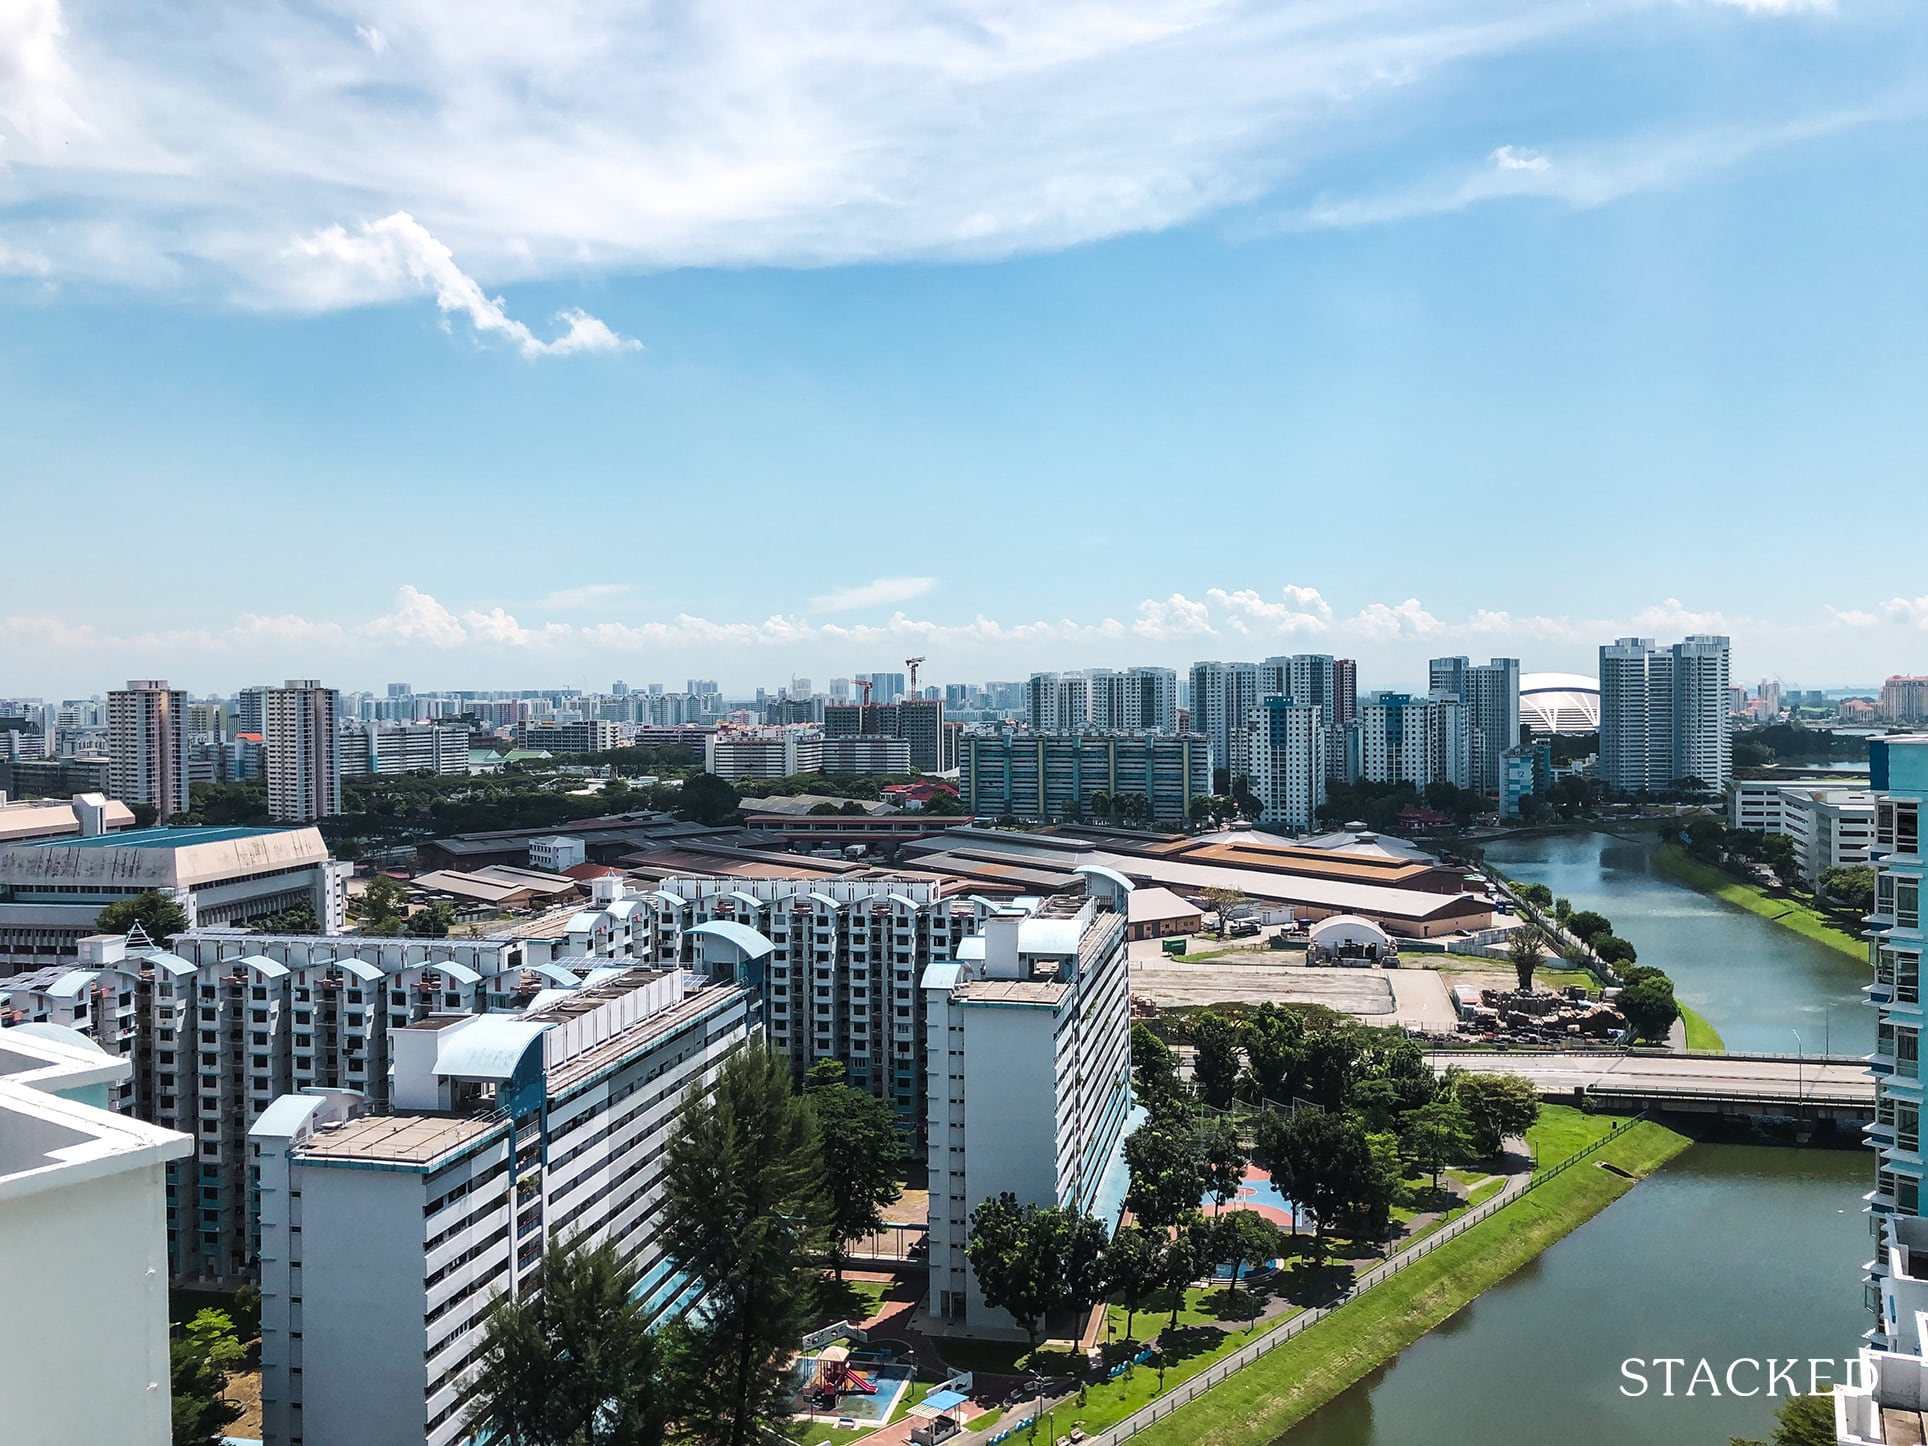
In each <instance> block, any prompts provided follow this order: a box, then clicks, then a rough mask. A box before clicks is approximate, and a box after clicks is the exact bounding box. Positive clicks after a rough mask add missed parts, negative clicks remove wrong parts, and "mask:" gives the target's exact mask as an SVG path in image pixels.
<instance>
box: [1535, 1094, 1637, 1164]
mask: <svg viewBox="0 0 1928 1446" xmlns="http://www.w3.org/2000/svg"><path fill="white" fill-rule="evenodd" d="M1619 1123H1620V1121H1619V1120H1618V1119H1616V1118H1615V1117H1614V1116H1612V1115H1590V1114H1588V1113H1587V1112H1586V1111H1584V1110H1576V1109H1575V1108H1574V1107H1573V1106H1572V1105H1541V1106H1540V1118H1539V1119H1538V1120H1536V1121H1535V1122H1534V1123H1533V1124H1532V1125H1531V1126H1530V1127H1529V1128H1528V1130H1527V1132H1526V1142H1527V1144H1529V1145H1531V1146H1532V1147H1533V1162H1534V1164H1536V1165H1557V1164H1559V1163H1560V1161H1562V1160H1564V1159H1566V1158H1567V1157H1568V1156H1569V1155H1577V1154H1578V1153H1579V1152H1580V1151H1582V1150H1584V1149H1585V1148H1586V1147H1587V1146H1588V1145H1591V1144H1592V1143H1593V1142H1594V1141H1595V1140H1598V1139H1600V1138H1601V1137H1603V1136H1605V1135H1607V1134H1609V1133H1611V1132H1612V1130H1613V1127H1614V1126H1615V1125H1617V1124H1619Z"/></svg>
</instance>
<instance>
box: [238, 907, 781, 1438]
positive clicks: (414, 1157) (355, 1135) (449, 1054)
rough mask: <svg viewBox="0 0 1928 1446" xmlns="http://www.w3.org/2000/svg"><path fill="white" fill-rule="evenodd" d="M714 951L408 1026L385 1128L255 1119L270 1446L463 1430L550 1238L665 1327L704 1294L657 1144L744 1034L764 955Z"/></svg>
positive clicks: (343, 1115)
mask: <svg viewBox="0 0 1928 1446" xmlns="http://www.w3.org/2000/svg"><path fill="white" fill-rule="evenodd" d="M701 939H702V945H703V948H702V954H703V960H702V962H701V963H700V964H699V966H698V968H697V969H696V970H694V971H685V970H682V969H670V970H650V969H609V970H599V971H593V972H591V973H590V974H588V975H587V976H586V977H585V978H584V979H583V980H582V982H581V983H579V984H577V985H574V986H565V987H560V988H557V989H552V990H549V991H545V993H544V994H543V995H542V996H541V997H540V998H539V999H538V1000H537V1001H535V1002H534V1004H533V1006H532V1007H531V1008H529V1009H527V1010H525V1011H523V1012H522V1013H520V1014H517V1015H479V1016H478V1015H467V1014H434V1015H430V1016H428V1017H427V1018H425V1019H422V1020H420V1021H417V1022H414V1023H411V1024H409V1025H406V1026H404V1027H402V1028H400V1029H398V1030H396V1031H395V1032H394V1035H393V1037H392V1047H393V1060H394V1065H393V1068H394V1086H393V1091H392V1095H391V1098H390V1101H389V1105H390V1109H389V1112H388V1113H380V1114H378V1113H371V1112H370V1111H369V1102H368V1101H366V1100H365V1099H362V1098H360V1097H358V1096H355V1095H352V1094H347V1093H343V1092H340V1091H323V1092H318V1093H309V1094H289V1095H284V1096H283V1097H282V1098H280V1099H278V1100H277V1101H275V1103H274V1105H273V1106H272V1107H271V1108H270V1109H269V1110H268V1111H267V1112H265V1113H264V1114H263V1115H262V1116H261V1118H260V1119H259V1120H258V1121H257V1122H256V1124H255V1126H254V1128H253V1130H252V1131H251V1133H250V1137H249V1138H250V1143H251V1145H252V1147H253V1154H254V1156H255V1160H256V1163H257V1165H258V1168H259V1170H260V1181H261V1185H260V1201H261V1206H260V1219H261V1325H262V1346H261V1368H262V1383H261V1396H262V1417H263V1435H264V1440H265V1441H266V1443H267V1446H305V1443H310V1442H312V1443H317V1446H319V1443H328V1442H350V1441H353V1442H370V1443H378V1442H380V1443H385V1442H397V1443H399V1442H405V1441H406V1442H426V1443H428V1446H449V1443H453V1442H457V1441H462V1440H465V1439H467V1437H468V1435H469V1431H468V1427H467V1422H466V1419H465V1416H466V1396H467V1388H468V1386H469V1383H470V1381H471V1378H472V1376H473V1372H474V1368H475V1366H476V1364H477V1363H478V1361H479V1359H480V1354H481V1347H482V1339H483V1323H484V1320H485V1319H486V1317H487V1314H488V1311H489V1307H490V1305H491V1303H492V1302H493V1301H494V1300H495V1299H496V1298H497V1297H499V1296H510V1297H514V1296H519V1295H522V1294H524V1293H526V1292H527V1291H529V1290H530V1289H532V1288H533V1286H534V1284H535V1281H536V1273H537V1269H538V1267H539V1265H540V1262H541V1258H542V1251H543V1248H544V1247H545V1245H547V1244H548V1243H549V1242H550V1241H552V1240H556V1239H573V1238H583V1239H586V1240H588V1241H591V1242H598V1243H599V1242H602V1241H613V1242H614V1243H615V1245H616V1247H617V1249H618V1250H619V1251H621V1253H622V1254H623V1255H624V1256H626V1257H627V1258H628V1259H629V1261H630V1262H631V1264H632V1265H633V1266H634V1267H635V1268H636V1269H637V1270H638V1272H639V1273H640V1275H641V1277H642V1289H643V1292H644V1295H643V1299H644V1302H645V1304H646V1306H647V1307H648V1309H649V1310H650V1312H651V1313H652V1314H653V1315H655V1316H657V1317H659V1318H661V1317H666V1316H668V1315H670V1314H673V1313H675V1312H678V1311H680V1310H683V1309H686V1308H687V1307H688V1306H689V1305H690V1304H691V1303H692V1301H691V1289H690V1287H689V1285H688V1283H687V1282H686V1281H685V1280H684V1279H683V1278H682V1277H681V1276H680V1275H678V1274H677V1273H676V1271H675V1270H674V1268H673V1266H672V1265H671V1264H670V1262H669V1261H668V1260H667V1259H666V1258H665V1256H664V1253H663V1244H662V1235H661V1224H660V1221H659V1219H658V1211H659V1208H660V1203H661V1172H662V1155H663V1147H664V1144H665V1142H666V1141H667V1139H668V1136H669V1133H670V1130H671V1127H672V1125H673V1123H674V1121H675V1118H676V1115H677V1113H678V1111H679V1109H680V1108H681V1106H682V1104H683V1102H684V1101H685V1099H686V1098H687V1097H688V1094H689V1092H690V1090H691V1089H693V1088H694V1089H706V1088H708V1087H709V1085H710V1083H711V1082H712V1081H713V1080H714V1077H715V1072H716V1070H717V1068H718V1066H719V1065H720V1064H721V1063H722V1060H723V1058H724V1056H725V1055H727V1054H728V1053H729V1051H730V1050H731V1049H733V1048H735V1047H736V1046H737V1045H738V1044H740V1043H742V1042H743V1041H744V1040H745V1039H747V1038H749V1037H750V1036H751V1035H752V1034H753V1032H754V1029H755V1024H756V1002H757V999H758V997H759V991H758V990H757V988H756V985H757V982H758V975H757V971H758V969H759V968H760V966H761V962H762V959H763V957H764V956H765V955H767V953H768V950H769V945H768V943H767V941H764V940H761V939H760V938H758V937H757V936H756V935H754V934H753V933H751V932H750V931H749V930H746V929H738V928H736V927H735V926H728V925H714V926H711V927H710V928H709V929H708V930H707V931H706V934H705V935H703V936H701ZM371 1282H374V1283H377V1284H378V1286H379V1288H374V1289H371Z"/></svg>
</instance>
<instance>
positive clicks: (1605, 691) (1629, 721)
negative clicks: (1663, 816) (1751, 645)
mask: <svg viewBox="0 0 1928 1446" xmlns="http://www.w3.org/2000/svg"><path fill="white" fill-rule="evenodd" d="M1728 670H1729V643H1728V640H1727V639H1726V638H1724V637H1715V636H1694V637H1688V638H1686V639H1685V640H1683V641H1682V642H1678V643H1674V644H1672V645H1670V646H1669V647H1666V648H1657V647H1655V646H1654V641H1653V639H1652V638H1617V639H1615V640H1614V641H1613V642H1612V643H1608V644H1604V645H1602V647H1601V649H1600V778H1601V781H1602V782H1604V783H1605V784H1607V786H1608V787H1610V788H1614V789H1617V790H1619V791H1620V792H1623V793H1637V792H1639V791H1640V790H1642V789H1647V790H1651V791H1656V792H1658V791H1663V790H1666V789H1671V788H1672V787H1673V786H1674V784H1675V783H1676V782H1677V781H1678V780H1680V779H1683V778H1697V779H1699V780H1700V781H1701V783H1702V784H1703V785H1705V786H1706V787H1707V788H1710V789H1715V790H1724V789H1725V788H1726V787H1727V785H1728V783H1729V782H1730V781H1731V780H1732V778H1733V735H1732V731H1731V727H1730V725H1729V723H1728V712H1727V710H1728V687H1729V678H1728Z"/></svg>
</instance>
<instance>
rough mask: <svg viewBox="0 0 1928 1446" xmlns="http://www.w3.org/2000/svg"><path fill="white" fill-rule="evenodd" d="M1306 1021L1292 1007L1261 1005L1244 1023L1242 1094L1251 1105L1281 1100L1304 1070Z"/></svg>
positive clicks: (1283, 1099)
mask: <svg viewBox="0 0 1928 1446" xmlns="http://www.w3.org/2000/svg"><path fill="white" fill-rule="evenodd" d="M1304 1041H1305V1022H1304V1021H1303V1020H1301V1019H1300V1018H1299V1016H1298V1015H1297V1014H1295V1013H1293V1012H1292V1011H1291V1010H1286V1009H1280V1008H1279V1007H1278V1006H1277V1005H1276V1004H1271V1003H1266V1004H1261V1005H1260V1006H1259V1007H1258V1008H1257V1009H1255V1010H1253V1011H1252V1014H1251V1017H1250V1018H1249V1019H1247V1020H1246V1022H1245V1041H1244V1042H1245V1078H1244V1081H1243V1086H1244V1091H1245V1097H1246V1098H1247V1099H1249V1100H1251V1101H1252V1103H1254V1104H1262V1103H1264V1102H1265V1101H1266V1100H1277V1101H1280V1102H1282V1103H1283V1102H1284V1101H1285V1099H1286V1096H1287V1092H1288V1090H1289V1089H1290V1086H1291V1081H1292V1080H1293V1079H1294V1078H1296V1077H1297V1076H1298V1075H1300V1074H1302V1073H1303V1072H1304V1061H1303V1059H1302V1058H1301V1046H1302V1045H1303V1044H1304Z"/></svg>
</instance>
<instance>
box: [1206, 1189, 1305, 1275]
mask: <svg viewBox="0 0 1928 1446" xmlns="http://www.w3.org/2000/svg"><path fill="white" fill-rule="evenodd" d="M1198 1206H1199V1209H1201V1210H1203V1211H1205V1212H1206V1213H1207V1214H1210V1213H1212V1212H1213V1211H1214V1210H1217V1211H1221V1212H1222V1211H1227V1210H1249V1211H1251V1212H1252V1213H1253V1214H1254V1215H1259V1216H1263V1217H1264V1218H1265V1219H1267V1220H1270V1221H1271V1222H1272V1223H1273V1224H1274V1225H1276V1226H1278V1227H1279V1229H1281V1230H1290V1229H1291V1228H1292V1202H1291V1201H1290V1200H1288V1199H1286V1198H1285V1195H1284V1193H1283V1192H1281V1191H1280V1189H1279V1187H1278V1185H1277V1184H1276V1183H1274V1181H1273V1179H1272V1176H1271V1175H1270V1174H1269V1173H1267V1172H1266V1171H1264V1170H1261V1169H1260V1168H1259V1167H1258V1166H1256V1165H1247V1166H1246V1167H1245V1176H1244V1178H1243V1179H1241V1180H1240V1181H1239V1182H1238V1193H1237V1194H1236V1195H1234V1196H1233V1197H1232V1198H1231V1199H1230V1200H1227V1201H1226V1202H1225V1203H1224V1204H1223V1205H1220V1204H1219V1203H1218V1201H1217V1200H1216V1198H1214V1197H1213V1196H1212V1195H1210V1194H1207V1195H1206V1196H1205V1197H1204V1198H1203V1199H1201V1200H1200V1201H1199V1202H1198ZM1276 1264H1277V1262H1276V1261H1270V1260H1255V1261H1252V1262H1250V1263H1248V1264H1246V1265H1244V1266H1242V1267H1240V1269H1239V1278H1240V1279H1243V1278H1244V1277H1246V1276H1248V1275H1251V1274H1252V1273H1253V1272H1255V1271H1260V1270H1265V1269H1267V1268H1269V1267H1271V1266H1273V1265H1276ZM1231 1273H1232V1266H1231V1262H1230V1261H1225V1262H1221V1263H1220V1264H1219V1265H1217V1266H1216V1267H1214V1269H1213V1274H1214V1275H1215V1276H1216V1277H1217V1278H1218V1279H1220V1280H1224V1279H1226V1278H1227V1277H1229V1276H1230V1275H1231Z"/></svg>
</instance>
